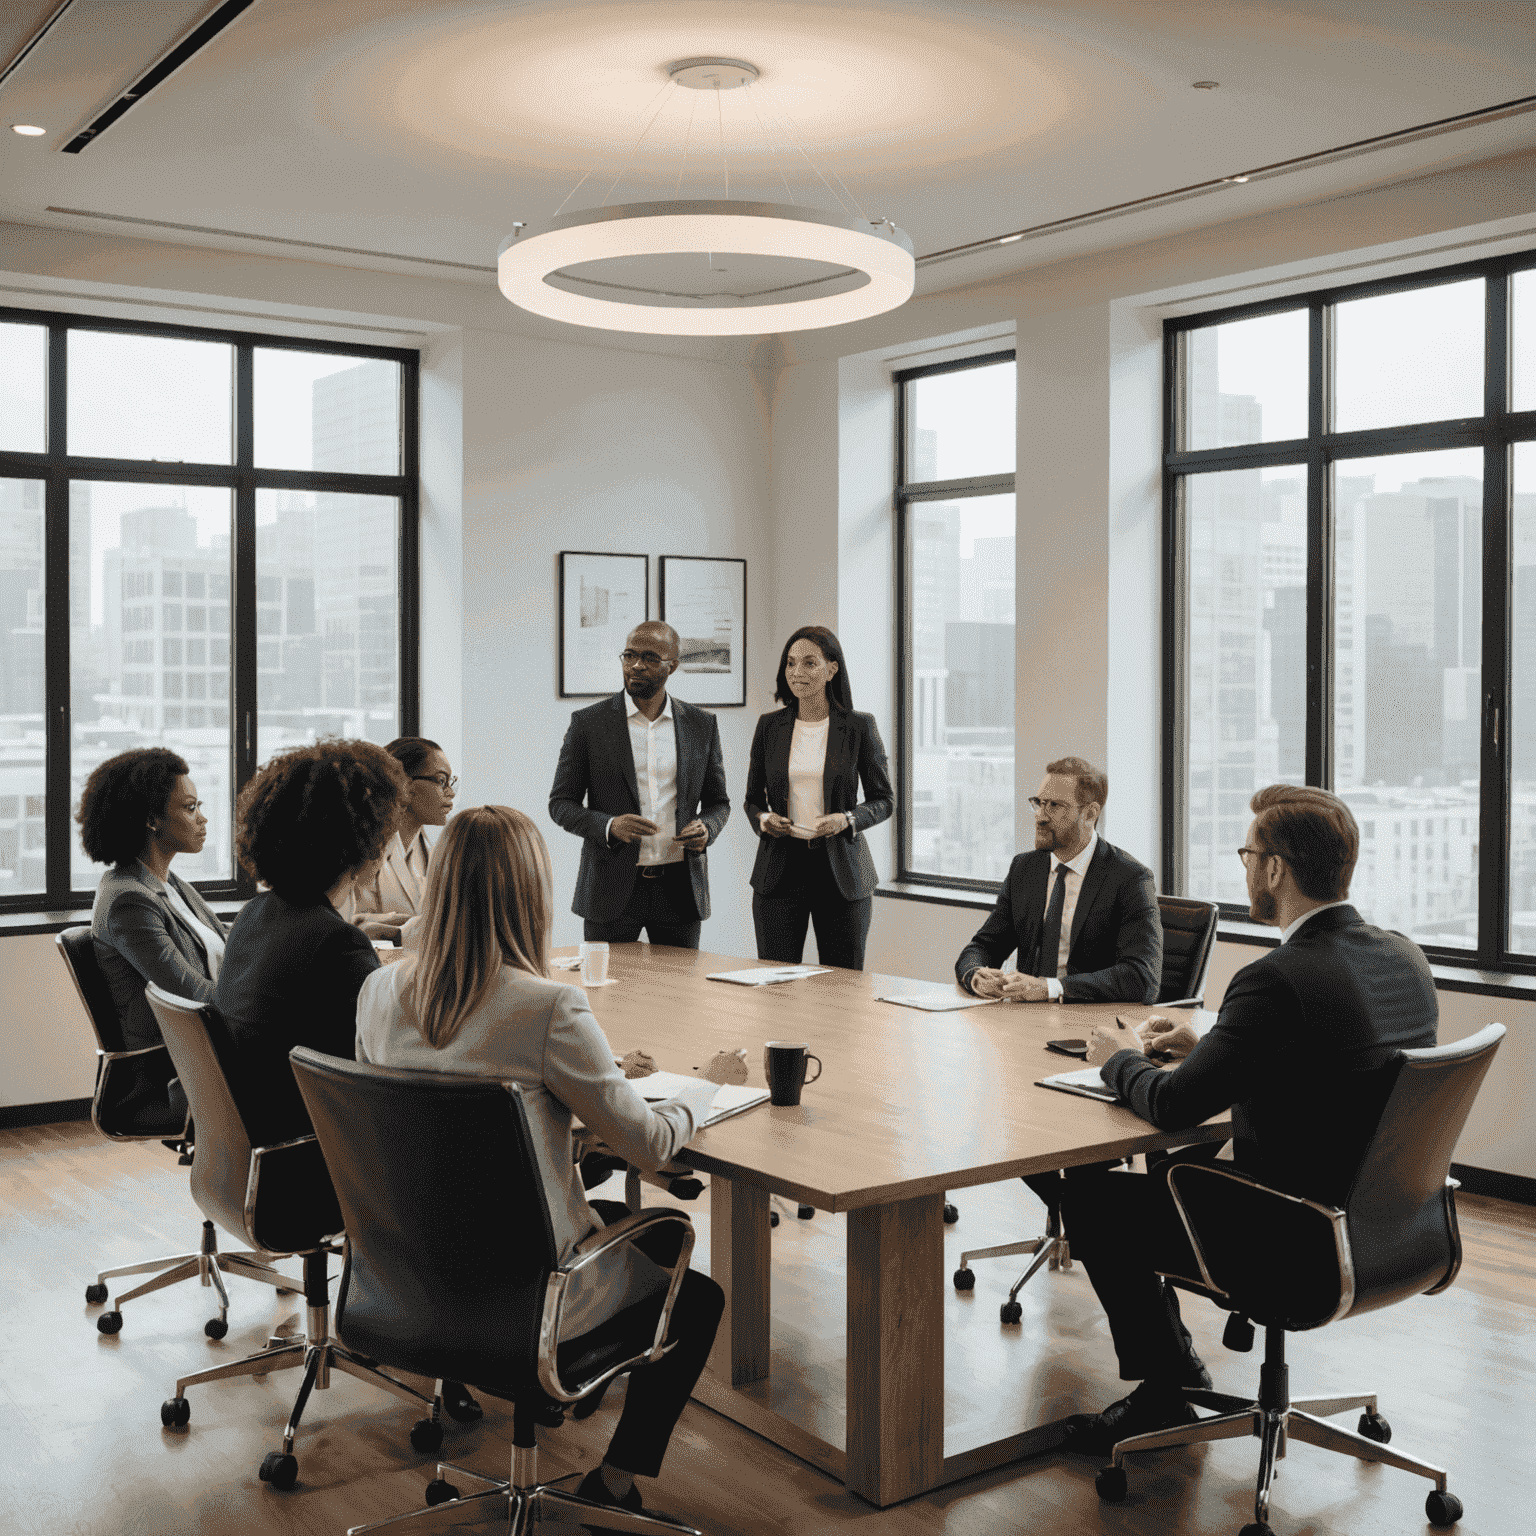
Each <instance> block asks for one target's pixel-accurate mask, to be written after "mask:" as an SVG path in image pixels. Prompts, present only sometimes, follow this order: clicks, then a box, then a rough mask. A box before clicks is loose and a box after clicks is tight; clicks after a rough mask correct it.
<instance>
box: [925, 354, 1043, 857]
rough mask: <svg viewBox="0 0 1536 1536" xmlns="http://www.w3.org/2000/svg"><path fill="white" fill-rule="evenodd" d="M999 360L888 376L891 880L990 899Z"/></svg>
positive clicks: (1002, 417)
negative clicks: (892, 501) (968, 890)
mask: <svg viewBox="0 0 1536 1536" xmlns="http://www.w3.org/2000/svg"><path fill="white" fill-rule="evenodd" d="M1015 380H1016V369H1015V366H1014V355H1013V353H1012V352H1004V353H994V354H992V355H991V356H988V357H980V358H974V359H969V360H967V361H965V362H962V363H943V364H938V365H936V366H933V367H929V368H918V369H913V370H911V371H910V372H906V373H901V374H898V375H897V377H896V390H897V405H898V413H899V415H898V419H899V433H898V439H899V443H900V452H899V458H900V463H899V466H898V479H897V490H896V506H897V517H898V525H899V548H900V571H899V575H898V583H899V592H898V597H899V602H898V612H899V614H900V621H899V622H900V643H899V650H900V677H899V679H898V686H897V701H898V702H897V714H898V720H897V737H898V745H897V772H898V779H899V783H900V790H899V792H898V795H897V801H896V804H897V825H896V846H897V855H896V864H897V878H898V879H900V880H911V881H918V882H923V883H928V884H933V885H956V886H973V887H974V886H983V887H991V888H996V887H997V886H998V885H999V884H1000V883H1001V881H1002V878H1003V875H1004V874H1005V873H1006V872H1007V869H1008V863H1009V860H1010V859H1012V857H1013V854H1014V761H1013V740H1014V730H1013V715H1014V710H1013V699H1014V692H1013V675H1014V665H1013V658H1014V538H1015V517H1014V440H1015V436H1016V430H1017V428H1016V419H1015V418H1016V404H1015Z"/></svg>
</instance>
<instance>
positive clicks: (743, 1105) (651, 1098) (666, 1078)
mask: <svg viewBox="0 0 1536 1536" xmlns="http://www.w3.org/2000/svg"><path fill="white" fill-rule="evenodd" d="M631 1081H632V1082H633V1083H634V1085H635V1087H636V1088H638V1089H639V1090H640V1097H641V1098H642V1099H644V1100H645V1101H646V1102H647V1103H648V1104H657V1103H660V1102H661V1100H663V1099H672V1098H676V1097H677V1094H678V1092H679V1090H680V1089H683V1088H692V1087H694V1086H695V1085H696V1084H697V1083H698V1081H699V1080H698V1078H696V1077H687V1076H685V1075H684V1074H683V1073H681V1072H652V1073H651V1075H650V1076H649V1077H637V1078H633V1079H631ZM767 1102H768V1090H767V1089H766V1088H749V1087H747V1086H746V1084H745V1083H723V1084H721V1086H720V1087H719V1088H718V1089H717V1090H716V1092H715V1101H714V1103H713V1104H711V1105H710V1107H709V1113H708V1114H707V1115H706V1116H705V1117H704V1124H705V1125H718V1124H719V1123H720V1122H721V1121H722V1120H729V1119H730V1118H731V1116H732V1115H739V1114H741V1113H742V1112H743V1111H745V1110H748V1109H754V1108H756V1107H757V1105H759V1104H766V1103H767Z"/></svg>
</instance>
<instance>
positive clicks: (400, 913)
mask: <svg viewBox="0 0 1536 1536" xmlns="http://www.w3.org/2000/svg"><path fill="white" fill-rule="evenodd" d="M384 750H385V751H386V752H388V753H389V755H390V756H391V757H393V758H394V759H395V761H396V762H397V763H399V764H400V766H401V767H402V768H403V769H404V770H405V777H406V780H407V784H406V791H407V793H406V796H405V799H404V800H403V801H402V802H401V805H400V812H399V817H398V819H397V820H396V822H395V835H394V836H393V837H392V838H391V839H390V840H389V843H388V844H387V845H386V847H385V849H384V862H383V863H382V864H380V866H379V872H378V875H377V876H376V878H374V879H373V880H371V881H368V882H367V883H366V884H365V883H363V882H361V881H359V882H358V884H357V886H356V887H355V888H354V890H353V903H352V921H353V922H355V923H356V924H357V925H358V926H359V927H360V928H361V929H362V930H363V932H364V933H366V934H367V935H368V937H369V938H371V939H397V940H398V939H400V938H401V936H402V929H404V928H405V927H406V926H407V925H408V924H409V923H410V920H411V919H412V918H413V917H415V916H416V915H417V914H418V913H419V912H420V911H421V908H422V902H423V900H424V899H425V896H426V889H427V864H428V861H429V860H430V858H431V854H432V846H431V844H430V843H428V842H427V837H426V832H425V830H424V829H425V828H427V827H440V826H442V825H444V823H446V822H447V820H448V816H449V813H450V812H451V811H452V810H453V795H454V787H455V786H456V785H457V784H458V782H459V781H458V779H457V778H455V777H454V773H453V769H452V767H451V766H450V765H449V762H448V758H447V756H446V754H445V753H444V752H443V749H442V748H441V747H440V746H438V744H437V743H436V742H435V741H428V740H427V738H426V737H425V736H401V737H399V738H397V739H396V740H394V741H392V742H390V744H389V745H388V746H387V747H385V749H384Z"/></svg>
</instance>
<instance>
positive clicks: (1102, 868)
mask: <svg viewBox="0 0 1536 1536" xmlns="http://www.w3.org/2000/svg"><path fill="white" fill-rule="evenodd" d="M1050 875H1051V855H1050V850H1049V849H1045V848H1036V849H1034V850H1033V851H1032V852H1030V853H1021V854H1019V856H1018V857H1017V858H1016V859H1014V861H1013V863H1012V864H1010V865H1009V866H1008V874H1007V876H1006V878H1005V879H1004V880H1003V888H1002V890H1001V891H999V892H998V896H997V905H996V906H994V907H993V908H992V914H991V916H990V917H988V918H987V920H986V922H984V923H983V924H982V925H981V927H980V928H978V929H977V930H976V936H975V937H974V938H973V939H972V940H971V942H970V943H969V944H967V945H966V946H965V948H964V949H963V950H961V951H960V958H959V959H958V960H957V961H956V962H955V977H956V979H957V980H958V981H959V983H960V985H961V986H962V987H963V986H964V985H965V978H966V977H967V976H969V975H970V973H971V972H972V971H974V970H977V969H979V968H980V967H981V966H991V967H993V968H995V967H997V966H999V965H1001V964H1002V963H1003V961H1004V960H1006V959H1007V958H1008V956H1009V955H1011V954H1012V953H1013V952H1014V950H1018V952H1019V968H1020V969H1021V970H1023V969H1025V968H1026V967H1027V966H1028V965H1029V964H1030V961H1031V959H1032V957H1033V955H1034V953H1035V948H1036V946H1037V945H1038V944H1039V941H1040V929H1041V928H1042V927H1043V926H1044V923H1045V900H1046V885H1047V883H1048V881H1049V880H1050ZM1162 972H1163V924H1162V919H1161V918H1159V917H1158V915H1157V890H1156V887H1155V885H1154V883H1153V880H1152V871H1151V870H1150V869H1148V868H1147V866H1146V865H1145V864H1141V863H1138V862H1137V861H1136V860H1135V859H1133V858H1132V857H1131V856H1130V854H1128V853H1125V852H1123V851H1122V850H1121V849H1119V848H1116V847H1115V846H1114V845H1113V844H1112V843H1106V842H1105V841H1104V839H1103V838H1102V837H1101V838H1100V839H1099V844H1098V847H1097V848H1095V849H1094V851H1093V858H1092V859H1091V860H1090V861H1089V863H1088V868H1087V871H1086V872H1085V873H1084V875H1083V883H1082V886H1081V888H1080V889H1079V890H1078V893H1077V909H1076V911H1075V912H1074V913H1073V914H1072V944H1071V948H1070V949H1069V950H1068V952H1067V974H1066V977H1065V979H1064V980H1063V981H1062V984H1061V995H1062V998H1063V999H1064V1000H1065V1001H1066V1002H1069V1003H1155V1002H1156V1001H1157V990H1158V987H1159V986H1160V985H1161V984H1162ZM1053 974H1054V973H1053Z"/></svg>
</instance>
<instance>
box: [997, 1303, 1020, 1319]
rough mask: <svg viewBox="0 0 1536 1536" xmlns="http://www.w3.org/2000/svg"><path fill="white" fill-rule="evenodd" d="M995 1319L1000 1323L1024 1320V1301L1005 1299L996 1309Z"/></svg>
mask: <svg viewBox="0 0 1536 1536" xmlns="http://www.w3.org/2000/svg"><path fill="white" fill-rule="evenodd" d="M997 1320H998V1321H999V1322H1000V1323H1022V1322H1023V1321H1024V1303H1023V1302H1021V1301H1005V1302H1004V1303H1003V1304H1002V1306H1000V1307H999V1308H998V1309H997Z"/></svg>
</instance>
